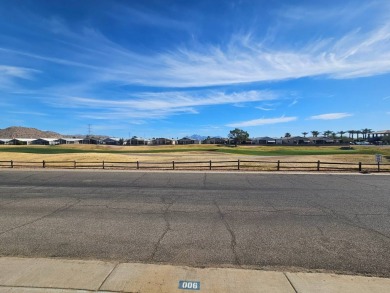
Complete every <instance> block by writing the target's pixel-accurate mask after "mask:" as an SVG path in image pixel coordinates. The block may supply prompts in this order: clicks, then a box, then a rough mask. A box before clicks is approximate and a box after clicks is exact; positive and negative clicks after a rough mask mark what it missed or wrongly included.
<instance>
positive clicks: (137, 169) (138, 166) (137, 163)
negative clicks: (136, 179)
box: [137, 161, 139, 170]
mask: <svg viewBox="0 0 390 293" xmlns="http://www.w3.org/2000/svg"><path fill="white" fill-rule="evenodd" d="M137 170H139V162H138V161H137Z"/></svg>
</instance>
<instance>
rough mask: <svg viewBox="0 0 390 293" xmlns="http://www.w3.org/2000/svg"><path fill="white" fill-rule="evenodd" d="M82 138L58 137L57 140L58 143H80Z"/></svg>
mask: <svg viewBox="0 0 390 293" xmlns="http://www.w3.org/2000/svg"><path fill="white" fill-rule="evenodd" d="M82 141H83V139H82V138H65V137H63V138H60V139H59V140H58V142H59V144H80V143H82Z"/></svg>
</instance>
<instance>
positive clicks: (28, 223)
mask: <svg viewBox="0 0 390 293" xmlns="http://www.w3.org/2000/svg"><path fill="white" fill-rule="evenodd" d="M80 201H81V199H77V201H76V202H74V203H71V204H66V205H65V206H62V207H59V208H58V209H56V210H54V211H53V212H51V213H49V214H46V215H43V216H41V217H39V218H37V219H35V220H32V221H30V222H27V223H24V224H22V225H19V226H17V227H13V228H11V229H8V230H5V231H3V232H0V236H2V235H4V234H6V233H8V232H12V231H14V230H16V229H19V228H23V227H25V226H28V225H31V224H34V223H36V222H38V221H40V220H42V219H44V218H47V217H50V216H52V215H54V214H55V213H58V212H62V211H66V210H67V209H70V208H71V207H73V206H75V205H76V204H78V203H79V202H80Z"/></svg>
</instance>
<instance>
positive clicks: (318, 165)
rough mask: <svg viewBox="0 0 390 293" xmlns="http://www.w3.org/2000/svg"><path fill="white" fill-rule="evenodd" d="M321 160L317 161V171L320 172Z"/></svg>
mask: <svg viewBox="0 0 390 293" xmlns="http://www.w3.org/2000/svg"><path fill="white" fill-rule="evenodd" d="M320 164H321V163H320V160H318V161H317V171H320Z"/></svg>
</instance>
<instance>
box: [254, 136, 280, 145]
mask: <svg viewBox="0 0 390 293" xmlns="http://www.w3.org/2000/svg"><path fill="white" fill-rule="evenodd" d="M252 144H262V145H263V144H276V139H275V138H272V137H269V136H264V137H255V138H252Z"/></svg>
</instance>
